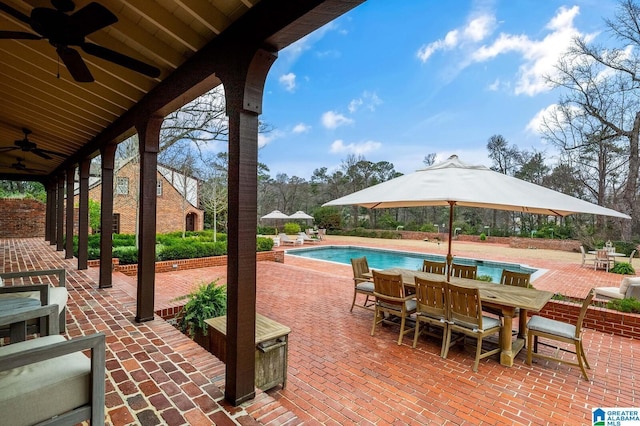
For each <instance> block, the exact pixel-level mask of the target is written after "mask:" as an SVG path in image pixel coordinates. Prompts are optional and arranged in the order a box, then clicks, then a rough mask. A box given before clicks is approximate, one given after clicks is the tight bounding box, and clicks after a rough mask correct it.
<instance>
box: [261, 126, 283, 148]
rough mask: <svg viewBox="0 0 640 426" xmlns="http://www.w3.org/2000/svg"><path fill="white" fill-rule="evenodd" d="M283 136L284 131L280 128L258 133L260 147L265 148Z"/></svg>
mask: <svg viewBox="0 0 640 426" xmlns="http://www.w3.org/2000/svg"><path fill="white" fill-rule="evenodd" d="M282 136H283V134H282V132H280V131H278V130H274V131H273V132H269V133H258V148H263V147H265V146H267V145H269V144H270V143H271V142H273V141H274V140H276V139H279V138H281V137H282Z"/></svg>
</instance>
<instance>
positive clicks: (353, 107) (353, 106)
mask: <svg viewBox="0 0 640 426" xmlns="http://www.w3.org/2000/svg"><path fill="white" fill-rule="evenodd" d="M362 104H363V101H362V98H358V99H352V100H351V102H349V106H348V107H347V108H349V112H350V113H351V114H353V113H354V112H356V111H357V110H358V108H360V107H361V106H362Z"/></svg>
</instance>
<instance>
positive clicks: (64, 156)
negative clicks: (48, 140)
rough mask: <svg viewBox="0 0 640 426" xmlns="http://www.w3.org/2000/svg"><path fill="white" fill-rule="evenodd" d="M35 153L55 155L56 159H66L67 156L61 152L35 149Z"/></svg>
mask: <svg viewBox="0 0 640 426" xmlns="http://www.w3.org/2000/svg"><path fill="white" fill-rule="evenodd" d="M36 151H40V152H41V153H43V154H47V155H57V156H58V157H62V158H67V155H65V154H63V153H61V152H56V151H51V150H49V149H43V148H36V149H34V150H33V152H36ZM43 158H44V157H43ZM49 159H50V158H48V160H49Z"/></svg>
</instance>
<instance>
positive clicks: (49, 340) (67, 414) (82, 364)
mask: <svg viewBox="0 0 640 426" xmlns="http://www.w3.org/2000/svg"><path fill="white" fill-rule="evenodd" d="M53 306H55V305H49V306H44V307H43V306H38V307H35V308H26V309H22V310H21V311H20V312H16V311H14V312H12V313H0V324H2V325H5V326H10V325H11V324H14V323H15V322H26V321H29V320H38V319H39V318H40V317H41V316H42V315H44V316H46V317H53V318H56V317H57V316H58V313H57V309H55V310H54V309H51V308H52V307H53ZM48 324H49V327H48V330H42V331H43V333H42V334H43V337H39V338H35V339H30V340H27V341H24V342H19V343H12V344H10V345H6V346H2V347H0V412H1V413H2V422H3V424H8V425H9V424H10V425H14V426H21V425H33V424H41V423H42V424H44V423H45V422H46V424H47V425H72V424H77V423H81V422H83V421H85V420H90V421H91V424H92V425H104V419H105V412H104V411H105V355H106V354H105V335H104V334H102V333H98V334H94V335H91V336H83V337H78V338H75V339H71V340H66V339H65V338H64V337H63V336H61V335H60V334H58V323H57V321H49V322H48ZM47 334H50V335H47ZM85 350H90V351H91V358H88V357H87V356H86V355H85V354H84V353H83V351H85Z"/></svg>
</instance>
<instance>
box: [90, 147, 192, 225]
mask: <svg viewBox="0 0 640 426" xmlns="http://www.w3.org/2000/svg"><path fill="white" fill-rule="evenodd" d="M138 166H139V165H138V163H137V162H135V161H133V160H128V161H126V162H124V163H123V164H122V165H121V166H119V167H118V169H117V170H116V171H115V173H114V200H113V232H114V233H118V234H134V233H135V232H136V207H137V200H138V193H139V191H138V183H139V172H138V170H139V167H138ZM93 179H95V182H93V183H91V184H90V185H89V198H90V199H91V200H94V201H97V202H100V194H101V191H102V181H101V180H100V178H93ZM156 195H157V197H158V200H157V210H156V221H157V227H156V230H157V231H156V232H157V233H159V234H164V233H167V232H175V231H182V230H183V229H184V230H187V231H200V230H202V229H203V228H204V211H203V210H200V209H199V208H198V207H197V206H198V205H199V181H198V180H197V179H196V178H194V177H190V176H186V175H184V174H183V173H181V172H179V171H177V170H174V169H172V168H170V167H168V166H165V165H161V164H158V172H157V187H156Z"/></svg>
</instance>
